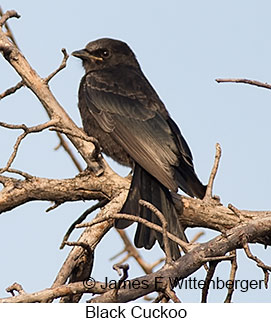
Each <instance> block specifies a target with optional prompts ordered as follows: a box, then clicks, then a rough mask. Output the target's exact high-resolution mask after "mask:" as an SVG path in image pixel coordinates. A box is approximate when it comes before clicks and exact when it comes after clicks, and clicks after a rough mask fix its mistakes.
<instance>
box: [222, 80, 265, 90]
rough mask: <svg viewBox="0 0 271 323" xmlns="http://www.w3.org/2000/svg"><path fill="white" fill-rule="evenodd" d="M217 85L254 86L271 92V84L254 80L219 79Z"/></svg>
mask: <svg viewBox="0 0 271 323" xmlns="http://www.w3.org/2000/svg"><path fill="white" fill-rule="evenodd" d="M216 82H217V83H244V84H250V85H254V86H258V87H263V88H265V89H268V90H271V84H268V83H262V82H259V81H253V80H248V79H239V78H237V79H235V78H229V79H227V78H225V79H223V78H218V79H216Z"/></svg>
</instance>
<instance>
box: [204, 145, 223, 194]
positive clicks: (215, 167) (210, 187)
mask: <svg viewBox="0 0 271 323" xmlns="http://www.w3.org/2000/svg"><path fill="white" fill-rule="evenodd" d="M220 158H221V147H220V145H219V143H217V144H216V154H215V161H214V165H213V168H212V171H211V174H210V177H209V182H208V184H207V188H206V193H205V196H204V200H211V199H212V191H213V185H214V179H215V176H216V173H217V170H218V165H219V161H220Z"/></svg>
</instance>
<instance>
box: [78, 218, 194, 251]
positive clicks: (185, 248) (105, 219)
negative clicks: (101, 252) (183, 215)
mask: <svg viewBox="0 0 271 323" xmlns="http://www.w3.org/2000/svg"><path fill="white" fill-rule="evenodd" d="M110 219H126V220H130V221H134V222H139V223H142V224H144V225H146V226H147V227H148V228H150V229H153V230H156V231H158V232H160V233H163V229H162V228H161V227H160V226H159V225H157V224H154V223H152V222H150V221H147V220H145V219H143V218H140V217H138V216H135V215H130V214H124V213H117V214H110V215H105V216H102V217H100V218H96V219H94V220H92V221H91V222H88V223H82V224H79V225H77V226H76V228H85V227H90V226H93V225H95V224H98V223H101V222H104V221H108V220H110ZM167 236H168V237H169V239H171V240H172V241H174V242H176V243H178V244H179V245H180V246H181V247H182V248H183V250H184V251H185V252H187V251H188V248H189V246H190V244H188V243H186V242H184V241H183V240H181V239H179V238H177V237H176V236H174V235H173V234H171V233H169V232H168V233H167Z"/></svg>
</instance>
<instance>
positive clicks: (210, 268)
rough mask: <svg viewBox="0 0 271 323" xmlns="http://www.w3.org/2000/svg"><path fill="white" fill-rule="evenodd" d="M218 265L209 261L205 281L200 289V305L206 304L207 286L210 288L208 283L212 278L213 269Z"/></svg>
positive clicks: (216, 262)
mask: <svg viewBox="0 0 271 323" xmlns="http://www.w3.org/2000/svg"><path fill="white" fill-rule="evenodd" d="M218 263H219V261H210V265H209V268H208V271H207V274H206V277H205V281H204V287H203V289H202V294H201V303H206V302H207V295H208V292H209V286H210V282H211V280H212V278H213V276H214V273H215V269H216V266H217V264H218Z"/></svg>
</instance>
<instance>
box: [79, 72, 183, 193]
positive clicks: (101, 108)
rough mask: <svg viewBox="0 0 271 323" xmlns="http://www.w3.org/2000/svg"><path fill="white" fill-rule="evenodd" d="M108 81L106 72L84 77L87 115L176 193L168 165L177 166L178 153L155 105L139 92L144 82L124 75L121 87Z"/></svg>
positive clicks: (118, 81)
mask: <svg viewBox="0 0 271 323" xmlns="http://www.w3.org/2000/svg"><path fill="white" fill-rule="evenodd" d="M101 73H103V75H101ZM106 73H109V74H108V75H107V74H106ZM127 73H128V74H129V73H132V72H129V71H127ZM114 76H115V75H114ZM129 76H130V77H129ZM107 78H108V80H107ZM137 78H139V79H137ZM112 80H114V77H113V75H110V72H106V71H99V72H95V73H89V74H87V75H86V76H85V81H84V83H83V85H82V86H83V92H84V97H85V100H86V104H87V107H88V109H89V111H90V113H91V114H92V116H93V117H94V118H95V119H96V121H97V122H98V124H99V125H100V127H101V129H102V130H103V131H105V132H107V133H109V134H110V136H112V137H113V138H114V139H115V141H117V142H118V143H119V144H120V145H121V146H122V147H123V148H124V149H125V151H126V152H127V153H128V154H129V155H130V156H131V157H132V158H133V159H134V160H135V161H136V162H137V163H138V164H139V165H140V166H141V167H143V168H144V169H145V170H146V171H147V172H149V173H150V174H151V175H153V176H154V177H155V178H156V179H157V180H158V181H160V182H161V183H162V184H163V185H165V186H166V187H167V188H168V189H170V190H173V191H177V189H178V187H177V184H176V182H175V180H174V170H173V169H172V166H178V164H179V160H178V158H179V157H178V155H179V151H178V148H177V146H176V143H175V141H174V138H173V135H172V130H171V128H170V126H169V125H168V123H167V121H166V120H165V118H164V117H163V116H162V114H161V113H160V112H159V107H158V105H157V104H159V102H158V103H157V100H152V99H151V98H147V97H146V94H145V93H144V91H141V89H140V87H141V88H144V87H148V86H149V85H148V83H147V82H146V81H145V80H144V78H140V76H139V75H138V74H135V75H127V74H126V75H125V80H126V84H125V85H124V84H122V83H121V81H120V80H118V79H117V80H116V81H117V83H114V81H112ZM144 82H145V83H144ZM148 90H150V89H149V88H148ZM151 90H152V91H154V90H153V89H152V88H151ZM154 94H155V92H154ZM155 98H156V97H155Z"/></svg>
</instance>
